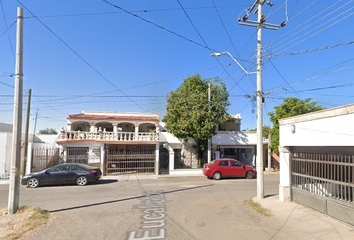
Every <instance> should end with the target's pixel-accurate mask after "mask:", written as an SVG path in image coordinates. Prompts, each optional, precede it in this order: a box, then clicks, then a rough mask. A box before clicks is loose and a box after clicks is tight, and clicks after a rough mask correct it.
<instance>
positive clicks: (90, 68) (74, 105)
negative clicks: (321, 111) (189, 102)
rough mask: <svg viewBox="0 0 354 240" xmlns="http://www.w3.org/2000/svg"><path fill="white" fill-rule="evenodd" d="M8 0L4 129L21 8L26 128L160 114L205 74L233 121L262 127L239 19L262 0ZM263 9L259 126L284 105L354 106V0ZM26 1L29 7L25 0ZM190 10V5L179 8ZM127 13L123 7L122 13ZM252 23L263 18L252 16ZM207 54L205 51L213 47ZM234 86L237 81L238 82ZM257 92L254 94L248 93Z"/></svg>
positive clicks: (293, 1) (1, 50)
mask: <svg viewBox="0 0 354 240" xmlns="http://www.w3.org/2000/svg"><path fill="white" fill-rule="evenodd" d="M109 2H110V3H111V4H113V5H115V6H113V5H111V4H108V3H106V2H105V1H102V0H90V1H87V0H86V1H84V0H74V1H73V0H51V1H45V0H21V1H17V0H0V3H1V11H0V15H1V16H0V122H4V123H12V121H13V120H12V118H13V102H14V100H13V94H14V78H13V77H11V75H12V74H14V70H15V52H16V49H15V46H16V24H13V23H14V21H15V20H16V18H17V16H16V15H17V7H19V6H20V7H23V8H24V15H25V16H26V17H28V18H26V19H25V20H24V85H23V86H24V107H23V109H24V112H23V119H25V114H26V104H27V91H28V89H29V88H31V89H32V105H31V122H30V129H31V130H30V133H32V132H33V126H34V117H35V112H36V109H38V111H39V114H38V120H37V128H36V129H37V132H38V130H40V129H44V128H55V129H56V130H57V131H58V130H60V128H61V127H62V126H64V127H66V115H67V114H74V113H80V112H81V111H83V110H87V111H115V112H152V113H159V114H160V116H161V117H162V116H163V114H164V113H165V109H166V95H167V93H168V92H170V91H174V90H176V88H177V87H178V86H180V85H181V83H182V82H183V79H184V78H186V77H188V76H191V75H194V74H196V73H199V74H200V75H201V76H202V77H203V78H212V77H216V76H219V77H220V78H221V79H223V80H224V81H225V84H226V86H227V89H228V91H229V94H230V98H229V100H230V103H231V105H230V107H229V109H228V112H229V113H230V114H237V113H240V114H241V116H242V118H243V120H242V129H254V128H256V103H255V101H254V100H253V96H255V92H256V76H255V75H250V76H245V74H244V73H243V72H242V70H241V69H240V67H238V66H237V64H236V63H235V62H233V60H232V59H231V58H230V57H228V56H220V57H218V58H217V59H216V58H215V57H210V54H211V53H212V52H213V51H214V50H216V51H220V52H224V51H229V52H230V53H231V54H232V55H233V56H234V57H235V58H237V59H238V60H239V62H240V63H241V64H242V65H243V66H244V67H245V68H246V69H247V70H248V71H255V69H256V66H255V63H256V58H255V54H256V38H257V34H256V28H254V27H248V26H241V25H239V24H238V18H239V16H240V17H242V16H244V15H245V14H246V13H247V12H246V11H245V9H247V8H248V7H250V6H251V5H252V4H253V3H254V0H242V1H241V0H238V1H226V0H213V1H212V0H210V1H209V0H203V1H202V0H194V1H186V0H176V1H163V0H149V1H147V0H145V1H142V0H130V1H121V0H110V1H109ZM273 3H274V5H273V6H272V7H270V6H268V5H266V4H264V6H263V13H264V16H266V19H267V20H266V22H267V23H273V24H280V23H281V22H283V21H287V25H286V26H285V27H284V28H279V29H278V30H268V29H263V40H262V43H263V54H264V65H263V92H264V94H265V95H264V96H265V99H266V101H265V103H264V107H263V116H264V118H263V124H264V125H271V123H270V121H269V117H268V116H267V113H268V112H270V111H273V108H274V106H277V105H280V104H281V103H282V101H283V99H284V98H288V97H298V98H301V99H306V98H313V101H316V102H318V104H319V105H321V106H323V107H326V108H332V107H336V106H341V105H345V104H350V103H353V100H354V93H353V90H354V87H353V85H354V78H353V74H352V72H353V70H354V57H353V56H352V55H353V54H352V53H353V52H354V51H353V50H354V49H353V44H352V41H354V31H353V29H354V23H353V22H354V21H353V20H354V2H353V1H352V0H351V1H348V0H345V1H319V0H318V1H312V0H311V1H310V0H289V1H286V0H275V1H273ZM21 4H22V5H21ZM182 7H183V8H182ZM122 9H124V10H126V11H124V10H122ZM249 19H250V20H256V19H257V15H255V14H253V13H251V14H249ZM208 48H209V49H208ZM236 83H237V84H236ZM246 95H250V96H251V98H247V97H246Z"/></svg>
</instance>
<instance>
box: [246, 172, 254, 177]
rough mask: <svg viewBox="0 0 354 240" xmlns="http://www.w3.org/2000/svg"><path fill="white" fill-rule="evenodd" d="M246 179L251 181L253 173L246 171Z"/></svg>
mask: <svg viewBox="0 0 354 240" xmlns="http://www.w3.org/2000/svg"><path fill="white" fill-rule="evenodd" d="M246 178H247V179H252V178H253V172H251V171H248V172H247V173H246Z"/></svg>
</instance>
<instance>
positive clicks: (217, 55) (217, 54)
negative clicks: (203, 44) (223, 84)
mask: <svg viewBox="0 0 354 240" xmlns="http://www.w3.org/2000/svg"><path fill="white" fill-rule="evenodd" d="M224 54H228V55H229V56H230V57H231V58H232V59H233V60H234V61H235V62H236V63H237V65H239V66H240V68H242V70H243V71H244V72H245V73H246V74H247V75H251V74H255V73H257V72H247V71H246V69H244V68H243V67H242V66H241V64H239V62H237V60H236V59H235V58H234V57H233V56H232V55H231V54H230V53H229V52H227V51H226V52H222V53H220V52H217V53H212V54H210V56H211V57H220V56H221V55H224Z"/></svg>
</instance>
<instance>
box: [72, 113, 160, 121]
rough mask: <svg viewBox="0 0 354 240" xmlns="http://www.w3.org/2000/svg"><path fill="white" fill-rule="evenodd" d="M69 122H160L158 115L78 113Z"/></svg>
mask: <svg viewBox="0 0 354 240" xmlns="http://www.w3.org/2000/svg"><path fill="white" fill-rule="evenodd" d="M67 119H68V120H87V121H149V122H159V115H158V114H143V113H142V114H137V113H131V114H130V115H129V113H107V112H102V113H101V114H100V113H99V112H94V113H90V112H88V113H86V112H83V113H78V114H72V115H68V116H67Z"/></svg>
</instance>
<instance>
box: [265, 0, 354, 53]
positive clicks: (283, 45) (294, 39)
mask: <svg viewBox="0 0 354 240" xmlns="http://www.w3.org/2000/svg"><path fill="white" fill-rule="evenodd" d="M340 1H341V0H340ZM340 1H338V2H336V3H335V4H337V3H339V2H340ZM352 1H353V0H351V1H350V2H352ZM350 2H348V3H346V4H344V5H343V6H341V7H339V8H337V10H334V11H332V12H330V13H328V14H327V15H325V16H324V17H322V18H320V19H318V20H317V21H315V22H313V23H311V24H310V25H308V26H306V27H305V28H302V29H301V30H299V31H298V32H296V33H294V34H293V35H291V36H289V37H287V38H286V39H284V40H282V41H280V42H278V43H277V44H275V45H273V46H272V48H274V46H276V45H278V44H280V43H282V42H284V41H285V40H287V39H289V38H291V39H292V40H291V41H288V42H286V43H285V44H282V45H281V46H280V47H278V48H276V49H273V50H272V51H273V52H275V51H277V50H279V49H281V48H283V47H285V46H286V45H289V44H290V43H292V42H294V41H296V40H298V39H299V38H301V37H303V36H305V35H307V34H309V33H311V32H312V31H314V30H316V29H317V28H319V27H321V26H323V25H324V24H326V23H328V22H330V21H332V20H333V19H335V18H337V17H339V16H340V15H342V14H344V13H346V12H348V11H349V10H351V9H353V8H354V7H352V8H350V9H348V10H346V11H344V12H342V13H341V14H339V15H337V16H335V17H333V18H331V19H330V20H328V21H326V22H324V23H323V24H321V25H319V26H317V27H315V28H314V29H311V30H310V31H308V32H306V33H304V34H303V35H301V36H299V37H297V38H294V36H295V35H296V34H298V33H300V32H302V31H304V30H306V29H307V28H309V27H310V26H312V25H314V24H315V23H317V22H319V21H320V20H322V19H324V18H326V17H328V16H329V15H331V14H333V13H335V12H336V11H338V10H339V9H341V8H343V7H344V6H346V5H347V4H349V3H350ZM335 4H333V5H332V6H334V5H335ZM325 10H326V9H325ZM325 10H323V11H322V12H324V11H325ZM322 12H320V13H318V14H317V15H319V14H321V13H322ZM352 14H354V13H352ZM352 14H350V15H348V16H346V17H344V18H342V19H341V20H343V19H345V18H347V17H349V16H351V15H352ZM317 15H315V16H317ZM311 19H312V18H310V19H308V20H307V21H305V22H304V23H306V22H308V21H309V20H311ZM341 20H340V21H341ZM338 22H339V21H338ZM338 22H335V23H333V24H330V25H329V26H327V27H326V28H324V29H321V30H320V31H318V32H316V33H315V34H313V35H311V36H310V37H312V36H314V35H316V34H318V33H320V32H322V31H324V30H325V29H327V28H329V27H330V26H333V25H334V24H336V23H338ZM304 23H303V24H304ZM303 24H301V25H303ZM301 25H300V26H301ZM295 29H296V28H295ZM310 37H308V38H310ZM308 38H306V39H303V40H301V41H299V42H297V43H295V44H294V45H292V46H290V47H293V46H295V45H297V44H299V43H301V42H303V41H305V40H307V39H308ZM290 47H288V48H286V49H284V50H282V51H280V52H283V51H285V50H287V49H289V48H290ZM268 49H269V48H268ZM268 49H266V50H265V51H264V52H266V51H267V50H268Z"/></svg>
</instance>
